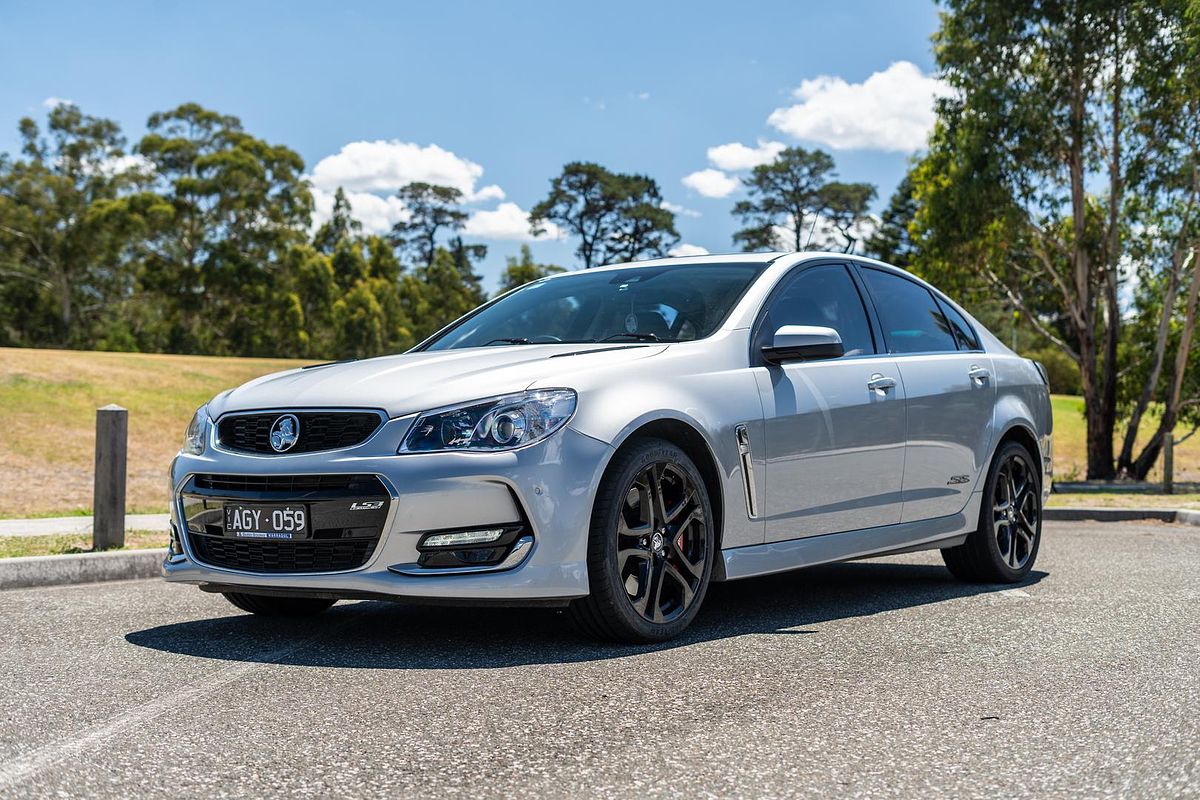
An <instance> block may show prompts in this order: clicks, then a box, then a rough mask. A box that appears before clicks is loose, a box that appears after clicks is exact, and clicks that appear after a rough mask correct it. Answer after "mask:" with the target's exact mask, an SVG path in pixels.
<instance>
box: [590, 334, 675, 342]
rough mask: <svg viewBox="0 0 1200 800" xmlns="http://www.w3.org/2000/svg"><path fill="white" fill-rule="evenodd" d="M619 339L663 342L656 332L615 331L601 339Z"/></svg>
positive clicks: (607, 340) (609, 340) (608, 340)
mask: <svg viewBox="0 0 1200 800" xmlns="http://www.w3.org/2000/svg"><path fill="white" fill-rule="evenodd" d="M618 339H634V340H636V341H639V342H661V341H662V339H659V338H658V335H657V334H654V333H614V334H613V335H612V336H605V337H604V338H603V339H601V340H600V341H602V342H615V341H617V340H618Z"/></svg>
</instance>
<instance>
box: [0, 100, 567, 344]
mask: <svg viewBox="0 0 1200 800" xmlns="http://www.w3.org/2000/svg"><path fill="white" fill-rule="evenodd" d="M147 128H148V132H147V134H146V135H145V136H144V137H143V138H142V139H141V141H139V142H138V143H137V145H136V147H135V152H136V154H137V158H130V157H128V155H127V153H126V151H125V149H124V146H125V143H124V140H123V139H122V137H121V135H120V131H119V129H118V128H117V126H116V124H115V123H113V122H111V121H109V120H103V119H98V118H95V117H89V116H85V115H83V114H82V113H81V112H80V111H79V109H77V108H75V107H74V106H71V105H62V106H58V107H56V108H54V109H53V110H52V111H51V112H50V115H49V120H48V124H47V125H46V129H45V135H43V132H42V130H41V129H40V128H39V126H38V125H37V123H35V122H34V121H33V120H29V119H26V120H22V121H21V124H20V133H21V137H22V138H21V140H22V148H21V153H20V154H19V155H18V156H17V157H16V158H12V157H10V156H8V155H0V311H3V312H4V313H0V344H8V345H23V346H60V347H62V346H67V347H77V348H100V349H108V350H129V351H134V350H152V351H174V352H184V353H206V354H230V355H276V354H278V355H290V356H301V357H309V358H325V357H362V356H370V355H378V354H380V353H387V352H396V351H402V350H406V349H408V348H409V347H411V346H412V345H413V344H414V343H415V342H416V341H417V339H418V338H423V337H424V336H426V335H428V334H429V333H432V332H434V331H436V330H438V329H439V328H441V327H442V326H444V325H445V324H446V323H448V322H450V321H452V320H454V319H455V318H457V317H459V316H461V315H462V314H464V313H466V312H467V311H469V310H471V309H472V308H474V307H475V306H477V305H479V304H480V303H482V302H484V301H485V300H486V299H487V298H486V292H484V290H483V287H482V281H481V279H480V276H479V274H478V273H477V272H476V271H475V265H476V264H477V263H478V261H479V260H480V259H482V258H483V257H484V256H485V255H486V253H487V248H486V247H485V246H484V245H481V244H475V243H469V242H465V241H463V239H462V237H461V236H458V235H454V236H452V237H451V238H450V239H449V240H448V241H444V242H443V241H440V239H439V237H440V236H441V235H444V234H446V233H455V234H456V233H457V231H458V230H459V229H461V227H462V224H463V221H464V220H465V219H466V213H465V212H464V211H463V210H462V209H461V208H460V207H459V203H460V201H461V199H462V198H461V193H460V192H458V190H456V189H453V188H450V187H445V186H433V185H430V184H410V185H408V186H405V187H403V188H402V189H401V190H400V192H399V194H400V196H401V198H402V199H404V201H405V203H406V204H407V208H408V212H409V215H408V217H407V219H406V220H405V221H404V222H402V223H401V224H400V225H398V226H396V229H395V230H394V231H393V235H392V237H390V238H385V237H381V236H372V235H364V234H363V232H362V225H361V223H359V222H358V221H357V220H356V219H354V216H353V209H352V208H351V206H350V202H349V200H348V198H347V197H346V194H345V192H344V191H342V190H341V189H339V190H338V191H337V193H336V194H335V197H334V205H333V213H332V215H331V218H330V219H329V221H327V222H326V223H324V224H323V225H321V226H320V227H319V228H318V229H317V230H316V231H315V233H313V235H312V239H311V241H310V240H309V238H308V229H309V223H310V218H311V216H310V215H311V212H312V199H311V196H310V193H309V188H308V185H307V183H306V181H305V180H304V179H303V177H302V174H303V171H304V163H303V161H302V160H301V159H300V157H299V156H298V155H297V154H296V153H295V152H293V151H292V150H290V149H288V148H286V147H283V146H279V145H273V144H270V143H268V142H265V141H263V140H261V139H258V138H255V137H254V136H252V135H250V134H248V133H246V132H245V131H244V130H243V129H242V125H241V122H240V121H239V120H238V119H237V118H236V117H232V116H228V115H224V114H220V113H217V112H215V111H211V110H208V109H205V108H202V107H201V106H199V105H196V104H194V103H189V104H185V105H182V106H180V107H178V108H176V109H174V110H172V111H168V112H164V113H157V114H154V115H152V116H151V117H150V119H149V121H148V123H147ZM398 253H399V254H398ZM403 255H407V256H411V257H413V258H414V259H415V269H414V270H413V271H411V272H410V271H407V270H406V269H405V266H404V264H403V263H402V259H401V256H403ZM525 262H527V265H531V264H532V263H533V262H532V256H528V257H527V258H525ZM534 266H535V267H536V266H537V265H534ZM539 268H540V267H539ZM547 269H548V268H547Z"/></svg>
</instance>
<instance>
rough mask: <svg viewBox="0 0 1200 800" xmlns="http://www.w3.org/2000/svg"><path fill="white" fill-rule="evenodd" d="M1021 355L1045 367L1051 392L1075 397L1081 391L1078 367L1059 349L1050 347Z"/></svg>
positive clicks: (1081, 385) (1028, 351)
mask: <svg viewBox="0 0 1200 800" xmlns="http://www.w3.org/2000/svg"><path fill="white" fill-rule="evenodd" d="M1021 355H1023V356H1025V357H1026V358H1032V359H1033V360H1034V361H1037V362H1040V363H1041V365H1042V366H1043V367H1045V369H1046V377H1047V378H1048V379H1049V381H1050V391H1051V392H1054V393H1055V394H1072V395H1077V394H1079V393H1080V391H1082V389H1083V384H1082V383H1081V382H1080V378H1079V365H1078V364H1076V363H1075V362H1074V361H1072V360H1071V358H1070V357H1069V356H1067V354H1066V353H1064V352H1063V351H1062V350H1060V349H1059V348H1057V347H1054V346H1053V345H1050V346H1045V347H1041V348H1038V349H1037V350H1027V351H1023V352H1022V353H1021Z"/></svg>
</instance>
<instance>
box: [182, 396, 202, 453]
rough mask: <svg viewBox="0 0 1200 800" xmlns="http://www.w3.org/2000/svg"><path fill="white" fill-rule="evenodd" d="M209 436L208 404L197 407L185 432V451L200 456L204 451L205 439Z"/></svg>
mask: <svg viewBox="0 0 1200 800" xmlns="http://www.w3.org/2000/svg"><path fill="white" fill-rule="evenodd" d="M207 437H208V404H207V403H206V404H204V405H202V406H200V407H199V408H197V409H196V413H195V414H193V415H192V421H191V422H189V423H188V426H187V432H186V433H184V434H183V452H185V453H191V454H192V455H194V456H198V455H200V454H201V453H203V452H204V441H205V439H206V438H207Z"/></svg>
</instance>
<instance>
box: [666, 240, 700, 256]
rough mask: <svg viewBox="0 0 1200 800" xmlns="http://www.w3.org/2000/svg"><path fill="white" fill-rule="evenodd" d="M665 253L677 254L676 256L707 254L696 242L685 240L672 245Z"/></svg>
mask: <svg viewBox="0 0 1200 800" xmlns="http://www.w3.org/2000/svg"><path fill="white" fill-rule="evenodd" d="M667 255H669V256H677V257H678V256H706V255H708V250H706V249H704V248H703V247H701V246H700V245H698V244H688V243H687V242H681V243H679V244H677V245H675V246H674V247H672V248H671V249H670V250H668V251H667Z"/></svg>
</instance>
